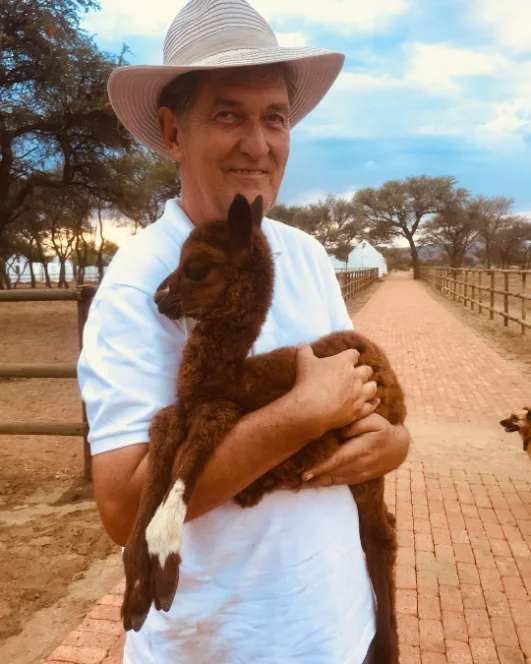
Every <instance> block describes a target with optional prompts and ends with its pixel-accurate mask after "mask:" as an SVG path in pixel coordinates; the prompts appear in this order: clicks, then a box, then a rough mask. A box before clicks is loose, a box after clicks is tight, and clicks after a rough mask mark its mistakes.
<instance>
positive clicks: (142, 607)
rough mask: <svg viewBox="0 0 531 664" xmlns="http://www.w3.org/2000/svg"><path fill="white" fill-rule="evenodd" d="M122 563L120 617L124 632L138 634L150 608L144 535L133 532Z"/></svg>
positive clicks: (149, 574)
mask: <svg viewBox="0 0 531 664" xmlns="http://www.w3.org/2000/svg"><path fill="white" fill-rule="evenodd" d="M123 562H124V570H125V593H124V600H123V603H122V609H121V616H122V621H123V626H124V629H125V630H126V631H129V630H131V629H134V630H135V632H138V631H139V630H140V629H141V628H142V625H143V624H144V622H145V620H146V617H147V614H148V613H149V609H150V608H151V601H152V595H151V561H150V559H149V553H148V548H147V542H146V537H145V534H144V533H142V532H134V533H133V535H132V536H131V537H130V539H129V541H128V542H127V544H126V546H125V549H124V553H123Z"/></svg>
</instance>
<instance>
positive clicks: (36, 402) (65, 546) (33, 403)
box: [0, 302, 121, 664]
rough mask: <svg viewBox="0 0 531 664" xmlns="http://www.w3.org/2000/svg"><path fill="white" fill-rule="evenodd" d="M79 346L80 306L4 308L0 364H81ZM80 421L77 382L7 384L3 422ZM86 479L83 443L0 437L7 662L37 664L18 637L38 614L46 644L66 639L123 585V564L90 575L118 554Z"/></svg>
mask: <svg viewBox="0 0 531 664" xmlns="http://www.w3.org/2000/svg"><path fill="white" fill-rule="evenodd" d="M77 344H78V340H77V312H76V304H75V302H51V303H44V302H42V303H41V302H35V303H33V302H32V303H22V302H16V303H1V304H0V362H27V363H31V362H39V361H40V362H75V361H76V359H77V356H78V345H77ZM80 417H81V400H80V395H79V390H78V387H77V382H76V381H75V380H74V379H69V380H62V379H53V380H52V379H49V380H40V379H39V380H37V379H35V380H23V379H11V380H6V379H4V380H2V379H0V421H3V422H6V421H10V420H27V421H32V420H34V421H39V420H40V421H54V420H59V421H74V422H75V421H80ZM82 474H83V442H82V439H81V438H74V437H43V436H0V661H6V662H7V661H9V662H10V664H15V662H20V663H21V664H22V662H23V663H24V664H30V662H33V661H37V660H36V659H34V658H33V657H31V656H30V657H29V658H28V657H26V658H24V655H22V654H20V653H19V654H20V657H18V656H17V652H16V649H15V650H13V647H12V645H13V644H12V639H10V637H15V636H16V635H17V634H19V633H21V631H22V630H23V628H24V626H25V625H27V624H28V621H29V620H30V619H31V618H32V616H37V615H39V614H43V616H44V617H43V621H44V622H42V621H41V622H42V624H43V625H44V624H46V625H47V627H46V630H43V631H44V632H45V636H46V638H48V639H49V638H51V637H52V635H53V634H56V635H57V636H59V635H62V634H66V633H68V631H69V629H71V628H73V627H74V626H75V625H76V624H77V623H78V622H79V620H80V619H81V618H82V616H83V613H84V612H85V611H86V609H87V598H91V597H92V596H93V595H94V596H95V597H99V596H101V595H102V594H104V593H105V592H107V590H108V589H109V588H110V587H112V585H114V584H115V583H116V582H117V581H118V580H119V578H120V575H121V569H120V567H119V566H118V565H116V564H114V565H113V567H114V568H115V571H114V573H113V574H111V575H110V577H109V575H108V574H107V573H104V572H100V573H99V574H98V575H93V574H92V575H91V574H90V570H91V569H92V568H93V567H94V565H97V564H99V565H100V566H101V561H104V560H107V559H109V556H111V559H112V557H113V556H112V554H115V556H116V553H117V552H119V551H120V549H119V547H117V546H116V545H115V544H113V543H112V542H111V540H110V539H109V537H108V536H107V535H106V533H105V531H104V530H103V528H102V526H101V524H100V521H99V517H98V514H97V510H96V507H95V504H94V501H93V496H92V486H91V484H90V483H88V482H85V481H84V480H83V479H82ZM85 577H86V578H85ZM73 583H74V584H75V583H79V584H82V585H83V584H84V585H85V589H84V593H83V594H81V595H79V594H78V596H75V597H73V598H72V600H71V601H69V602H66V605H65V602H64V600H65V598H66V597H67V596H68V594H69V591H70V587H71V584H73ZM83 595H84V596H83ZM54 615H55V617H56V618H57V617H58V616H59V615H60V616H61V618H60V620H55V619H54ZM57 636H56V638H57ZM5 648H7V649H8V650H9V651H10V656H9V658H8V659H7V658H6V656H4V655H2V653H3V652H4V649H5ZM39 654H40V653H36V655H35V656H36V657H37V656H38V655H39Z"/></svg>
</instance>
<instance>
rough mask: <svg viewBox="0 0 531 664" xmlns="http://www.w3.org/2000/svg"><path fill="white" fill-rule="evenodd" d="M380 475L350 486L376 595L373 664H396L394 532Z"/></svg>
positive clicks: (392, 520)
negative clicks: (377, 477)
mask: <svg viewBox="0 0 531 664" xmlns="http://www.w3.org/2000/svg"><path fill="white" fill-rule="evenodd" d="M383 486H384V480H383V478H379V479H376V480H371V481H370V482H364V483H363V484H359V485H356V486H352V487H351V490H352V493H353V495H354V498H355V499H356V502H357V504H358V513H359V519H360V534H361V543H362V546H363V550H364V552H365V559H366V563H367V569H368V571H369V576H370V579H371V582H372V585H373V588H374V593H375V595H376V601H377V610H376V636H375V638H374V645H373V648H374V662H375V664H398V633H397V626H396V617H395V603H394V598H395V586H394V584H395V579H394V565H395V559H396V533H395V529H394V519H393V518H392V515H390V514H389V512H388V510H387V507H386V505H385V502H384V498H383Z"/></svg>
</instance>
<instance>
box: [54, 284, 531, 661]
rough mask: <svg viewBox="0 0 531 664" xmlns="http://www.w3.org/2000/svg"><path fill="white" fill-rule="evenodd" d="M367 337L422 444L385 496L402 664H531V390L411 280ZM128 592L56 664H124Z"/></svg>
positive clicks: (376, 314)
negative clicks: (517, 423) (515, 414)
mask: <svg viewBox="0 0 531 664" xmlns="http://www.w3.org/2000/svg"><path fill="white" fill-rule="evenodd" d="M355 323H356V327H357V329H359V331H361V332H364V333H365V334H367V335H368V336H370V337H371V338H373V339H374V340H375V341H377V342H378V343H380V344H381V345H382V347H383V348H384V349H385V350H386V352H387V353H388V355H389V357H390V359H391V361H392V363H393V366H394V367H395V368H396V370H397V373H398V375H399V377H400V379H401V381H402V383H403V385H404V388H405V390H406V394H407V397H408V407H409V419H408V425H409V428H410V430H411V432H412V434H413V439H414V443H413V446H412V451H411V454H410V457H409V459H408V461H407V462H406V463H405V464H404V465H403V466H402V468H400V469H399V470H398V471H397V472H396V473H393V474H392V475H391V476H389V478H388V482H387V487H386V493H387V497H388V502H389V505H390V506H391V507H392V508H393V509H396V513H397V524H398V536H399V545H400V548H399V553H398V566H397V587H398V591H397V603H398V606H397V608H398V619H399V629H400V639H401V652H402V657H401V662H402V664H445V663H449V664H525V663H527V664H530V663H531V602H530V595H531V464H530V463H529V461H528V459H527V456H526V455H524V453H523V452H522V449H521V444H520V442H519V438H518V437H517V434H512V435H509V434H505V433H504V432H503V430H502V429H501V427H500V426H499V425H498V420H500V419H501V418H502V417H505V416H506V415H508V414H509V412H510V411H511V410H512V409H514V408H515V407H521V406H523V405H524V404H525V403H526V402H527V403H529V401H531V381H529V379H527V378H526V377H525V375H524V373H523V371H521V370H520V369H519V367H518V366H516V365H515V364H512V363H509V362H508V361H507V360H504V359H503V358H502V357H500V356H499V355H498V354H497V353H496V352H495V351H493V350H492V348H491V347H490V346H487V344H486V343H484V342H483V341H482V340H481V339H480V338H479V337H478V336H477V335H476V334H475V333H474V332H473V331H472V330H471V329H470V328H467V327H466V326H465V325H463V324H462V323H461V322H460V321H458V320H457V319H455V318H454V317H452V315H451V314H450V313H449V312H448V311H447V310H446V309H445V308H444V307H443V306H441V305H440V304H439V303H438V302H436V301H435V300H434V299H433V298H432V297H431V296H430V291H429V290H428V288H427V287H426V286H424V285H423V284H419V283H416V282H413V281H412V280H410V279H406V278H404V277H402V276H393V277H391V278H390V279H388V280H387V281H386V282H385V283H384V284H383V285H382V286H381V288H380V289H379V290H378V291H377V292H376V293H375V295H374V296H373V297H372V298H371V300H370V301H369V302H368V303H367V304H366V305H365V307H364V308H363V309H362V310H361V311H360V312H359V314H358V315H357V316H356V318H355ZM122 592H123V587H122V586H118V587H117V588H115V589H114V590H113V591H112V593H111V594H109V595H106V596H105V597H103V598H102V599H101V600H100V602H99V603H98V605H97V606H96V607H94V609H93V610H92V611H91V612H90V613H89V615H88V616H87V618H86V619H85V620H84V622H83V623H82V624H81V625H80V626H79V627H78V628H77V630H76V631H74V632H72V633H71V634H70V635H69V636H68V637H67V639H66V640H65V641H64V642H63V643H62V644H61V645H60V646H59V647H58V648H57V649H56V650H55V651H54V652H53V653H52V654H51V655H50V656H49V658H48V659H47V660H46V661H47V663H48V664H50V662H55V663H56V664H59V663H61V664H65V663H70V664H72V663H75V664H101V663H102V662H103V663H105V664H119V663H120V662H121V656H122V655H121V653H122V650H123V638H124V637H123V634H122V630H121V625H120V622H119V606H120V603H121V593H122ZM526 657H527V659H526ZM338 664H339V663H338Z"/></svg>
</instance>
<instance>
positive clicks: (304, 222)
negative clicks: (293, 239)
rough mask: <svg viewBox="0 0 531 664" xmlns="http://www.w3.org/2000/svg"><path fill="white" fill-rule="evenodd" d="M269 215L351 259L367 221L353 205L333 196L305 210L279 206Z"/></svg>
mask: <svg viewBox="0 0 531 664" xmlns="http://www.w3.org/2000/svg"><path fill="white" fill-rule="evenodd" d="M268 214H269V216H270V217H271V218H272V219H278V220H279V221H282V222H284V223H286V224H288V225H290V226H295V227H297V228H300V229H301V230H303V231H305V232H306V233H309V234H310V235H313V236H314V237H316V238H317V239H318V240H319V242H320V243H321V244H322V245H323V246H324V247H325V249H326V250H327V251H328V252H329V253H331V254H334V255H336V256H338V255H340V256H344V255H345V254H347V255H348V253H349V252H350V251H351V250H352V246H353V244H352V243H353V240H355V239H356V238H358V237H359V236H360V235H361V233H362V232H363V230H364V220H363V218H362V216H361V215H360V213H359V209H358V208H357V207H356V206H355V205H353V203H352V201H350V200H347V199H345V198H341V197H338V196H333V195H329V196H327V198H326V200H324V201H319V202H318V203H311V204H309V205H305V206H300V205H299V206H291V207H289V206H286V205H276V206H275V207H273V208H272V209H271V210H270V211H269V213H268Z"/></svg>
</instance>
